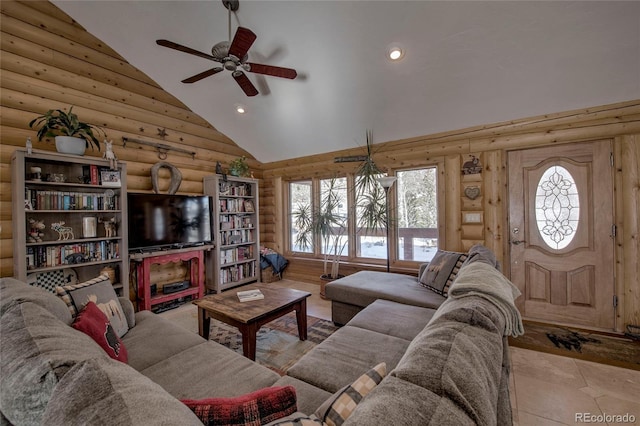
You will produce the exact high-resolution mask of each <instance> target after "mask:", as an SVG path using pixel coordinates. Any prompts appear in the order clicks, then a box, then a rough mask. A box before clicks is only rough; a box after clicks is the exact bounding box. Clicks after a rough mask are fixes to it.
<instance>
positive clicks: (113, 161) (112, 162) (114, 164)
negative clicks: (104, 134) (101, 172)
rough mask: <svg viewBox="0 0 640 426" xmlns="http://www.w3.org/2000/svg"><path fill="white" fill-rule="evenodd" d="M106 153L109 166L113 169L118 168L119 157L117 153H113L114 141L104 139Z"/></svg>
mask: <svg viewBox="0 0 640 426" xmlns="http://www.w3.org/2000/svg"><path fill="white" fill-rule="evenodd" d="M104 147H105V149H104V155H103V157H104V158H106V159H107V161H108V162H109V167H110V168H111V170H116V169H117V168H118V159H117V158H116V154H114V153H113V141H108V140H106V139H105V140H104Z"/></svg>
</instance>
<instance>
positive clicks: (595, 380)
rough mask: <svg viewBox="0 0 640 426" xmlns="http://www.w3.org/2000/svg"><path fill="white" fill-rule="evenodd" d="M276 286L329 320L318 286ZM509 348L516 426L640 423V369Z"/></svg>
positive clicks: (292, 283)
mask: <svg viewBox="0 0 640 426" xmlns="http://www.w3.org/2000/svg"><path fill="white" fill-rule="evenodd" d="M274 284H277V285H281V286H284V287H291V288H297V289H299V290H305V291H308V292H310V293H312V296H310V297H309V299H307V314H308V315H311V316H314V317H317V318H324V319H329V320H330V319H331V302H330V301H328V300H324V299H322V298H321V297H320V295H319V290H320V286H319V285H316V284H309V283H303V282H300V281H292V280H286V279H285V280H281V281H278V282H276V283H274ZM510 352H511V363H512V369H511V373H512V374H511V385H510V391H511V405H512V407H513V412H514V423H515V424H516V425H519V426H546V425H549V426H551V425H556V426H557V425H574V424H577V423H579V422H577V421H576V414H578V413H585V414H586V413H588V414H590V415H593V416H598V415H605V414H606V415H624V414H629V415H633V416H635V422H632V423H630V424H638V425H640V371H636V370H629V369H626V368H620V367H613V366H609V365H605V364H598V363H594V362H588V361H581V360H577V359H573V358H568V357H563V356H559V355H552V354H547V353H542V352H536V351H531V350H527V349H520V348H514V347H512V348H511V351H510ZM610 420H615V419H610ZM591 424H599V425H604V424H610V425H611V424H620V423H619V422H618V423H616V422H615V421H610V422H608V423H607V422H600V423H598V422H595V423H593V422H592V423H591ZM627 424H629V423H627Z"/></svg>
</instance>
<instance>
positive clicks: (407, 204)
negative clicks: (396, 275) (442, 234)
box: [396, 167, 438, 262]
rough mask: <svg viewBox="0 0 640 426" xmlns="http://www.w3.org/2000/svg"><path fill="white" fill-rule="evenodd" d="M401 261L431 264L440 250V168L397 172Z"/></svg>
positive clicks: (399, 254)
mask: <svg viewBox="0 0 640 426" xmlns="http://www.w3.org/2000/svg"><path fill="white" fill-rule="evenodd" d="M397 177H398V181H397V182H396V185H397V188H396V193H397V206H398V210H397V211H398V217H397V220H398V252H399V253H398V259H400V260H413V261H419V262H427V261H430V260H431V259H432V258H433V256H434V255H435V253H436V251H437V249H438V200H437V198H438V197H437V194H438V192H437V168H436V167H428V168H424V169H415V170H406V171H399V172H398V173H397Z"/></svg>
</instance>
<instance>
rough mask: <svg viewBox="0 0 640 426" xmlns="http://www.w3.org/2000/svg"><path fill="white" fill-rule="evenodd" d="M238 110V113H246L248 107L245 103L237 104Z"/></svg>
mask: <svg viewBox="0 0 640 426" xmlns="http://www.w3.org/2000/svg"><path fill="white" fill-rule="evenodd" d="M236 112H237V113H238V114H244V113H245V112H247V109H246V108H245V107H244V105H240V104H237V105H236Z"/></svg>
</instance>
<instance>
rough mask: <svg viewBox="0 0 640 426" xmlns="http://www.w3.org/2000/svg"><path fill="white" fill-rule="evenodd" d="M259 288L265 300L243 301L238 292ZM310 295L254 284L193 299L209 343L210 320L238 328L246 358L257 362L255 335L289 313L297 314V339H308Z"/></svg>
mask: <svg viewBox="0 0 640 426" xmlns="http://www.w3.org/2000/svg"><path fill="white" fill-rule="evenodd" d="M256 288H259V289H260V291H261V292H262V294H264V299H261V300H251V301H248V302H240V301H239V300H238V296H237V295H236V293H237V292H238V291H245V290H252V289H256ZM309 296H311V293H309V292H306V291H300V290H295V289H291V288H283V287H277V286H274V285H269V286H266V285H260V284H253V285H249V286H242V287H239V288H237V289H233V290H227V291H225V292H224V293H220V294H212V295H209V296H205V297H203V298H202V299H198V300H194V301H193V304H194V305H196V306H198V332H199V333H200V336H202V337H204V338H205V339H207V340H209V328H210V326H211V318H214V319H217V320H218V321H222V322H224V323H226V324H229V325H232V326H234V327H237V328H238V330H240V333H241V334H242V350H243V353H244V356H245V357H247V358H249V359H251V360H255V359H256V335H257V333H258V330H259V329H260V327H262V326H263V325H265V324H266V323H268V322H271V321H273V320H275V319H277V318H280V317H281V316H283V315H285V314H288V313H289V312H292V311H296V320H297V321H298V336H299V337H300V340H307V297H309Z"/></svg>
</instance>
